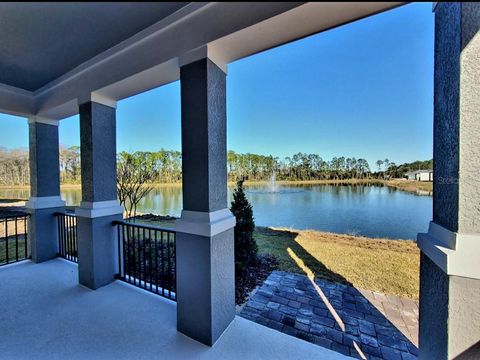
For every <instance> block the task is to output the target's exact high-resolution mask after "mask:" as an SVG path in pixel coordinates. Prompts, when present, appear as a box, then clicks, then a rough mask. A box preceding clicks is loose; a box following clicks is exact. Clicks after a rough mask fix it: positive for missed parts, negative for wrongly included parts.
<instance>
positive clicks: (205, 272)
mask: <svg viewBox="0 0 480 360" xmlns="http://www.w3.org/2000/svg"><path fill="white" fill-rule="evenodd" d="M180 81H181V98H182V164H183V165H182V170H183V211H182V216H181V218H180V219H179V220H177V222H176V231H177V246H176V249H177V250H176V252H177V253H176V259H177V328H178V330H179V331H181V332H182V333H184V334H186V335H187V336H189V337H191V338H193V339H195V340H198V341H200V342H202V343H204V344H207V345H213V344H214V343H215V341H216V340H217V339H218V338H219V337H220V335H221V334H222V333H223V331H224V330H225V329H226V328H227V326H228V325H229V324H230V322H231V321H232V320H233V318H234V316H235V276H234V253H233V251H234V243H233V227H234V226H235V218H234V216H233V215H232V214H231V213H230V211H229V210H228V208H227V146H226V94H225V91H226V75H225V73H224V72H223V71H222V70H221V69H220V68H219V67H218V66H217V65H216V64H215V63H213V62H212V61H211V60H210V59H208V58H202V59H200V60H197V61H194V62H191V63H189V64H185V65H183V66H181V68H180Z"/></svg>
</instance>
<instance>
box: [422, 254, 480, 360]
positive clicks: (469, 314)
mask: <svg viewBox="0 0 480 360" xmlns="http://www.w3.org/2000/svg"><path fill="white" fill-rule="evenodd" d="M478 304H480V280H479V279H472V278H467V277H461V276H456V275H448V274H447V273H446V272H445V271H444V270H442V269H441V268H440V267H439V266H438V265H436V263H435V262H434V261H432V260H431V259H430V258H429V257H428V256H427V255H426V254H425V253H424V252H423V251H422V252H421V257H420V329H419V330H420V331H419V359H438V360H442V359H480V327H479V326H478V324H480V312H479V311H478Z"/></svg>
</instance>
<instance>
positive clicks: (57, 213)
mask: <svg viewBox="0 0 480 360" xmlns="http://www.w3.org/2000/svg"><path fill="white" fill-rule="evenodd" d="M53 215H55V216H58V215H64V216H76V215H75V213H74V212H69V211H57V212H56V213H55V214H53Z"/></svg>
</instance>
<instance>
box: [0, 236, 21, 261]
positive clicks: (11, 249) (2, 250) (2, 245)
mask: <svg viewBox="0 0 480 360" xmlns="http://www.w3.org/2000/svg"><path fill="white" fill-rule="evenodd" d="M16 259H17V248H16V244H15V238H14V237H11V238H9V239H8V260H9V263H10V262H14V261H15V260H16ZM18 259H19V260H21V259H25V240H24V237H23V235H20V236H19V237H18ZM6 261H7V245H6V241H5V238H2V239H0V265H4V264H5V263H6Z"/></svg>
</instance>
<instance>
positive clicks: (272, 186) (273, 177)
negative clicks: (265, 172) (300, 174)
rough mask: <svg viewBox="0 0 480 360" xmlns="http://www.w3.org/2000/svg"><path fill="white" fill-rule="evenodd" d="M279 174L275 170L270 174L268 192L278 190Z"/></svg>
mask: <svg viewBox="0 0 480 360" xmlns="http://www.w3.org/2000/svg"><path fill="white" fill-rule="evenodd" d="M276 177H277V174H275V172H273V173H272V175H271V176H270V181H269V182H268V192H272V193H274V192H277V182H276Z"/></svg>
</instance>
